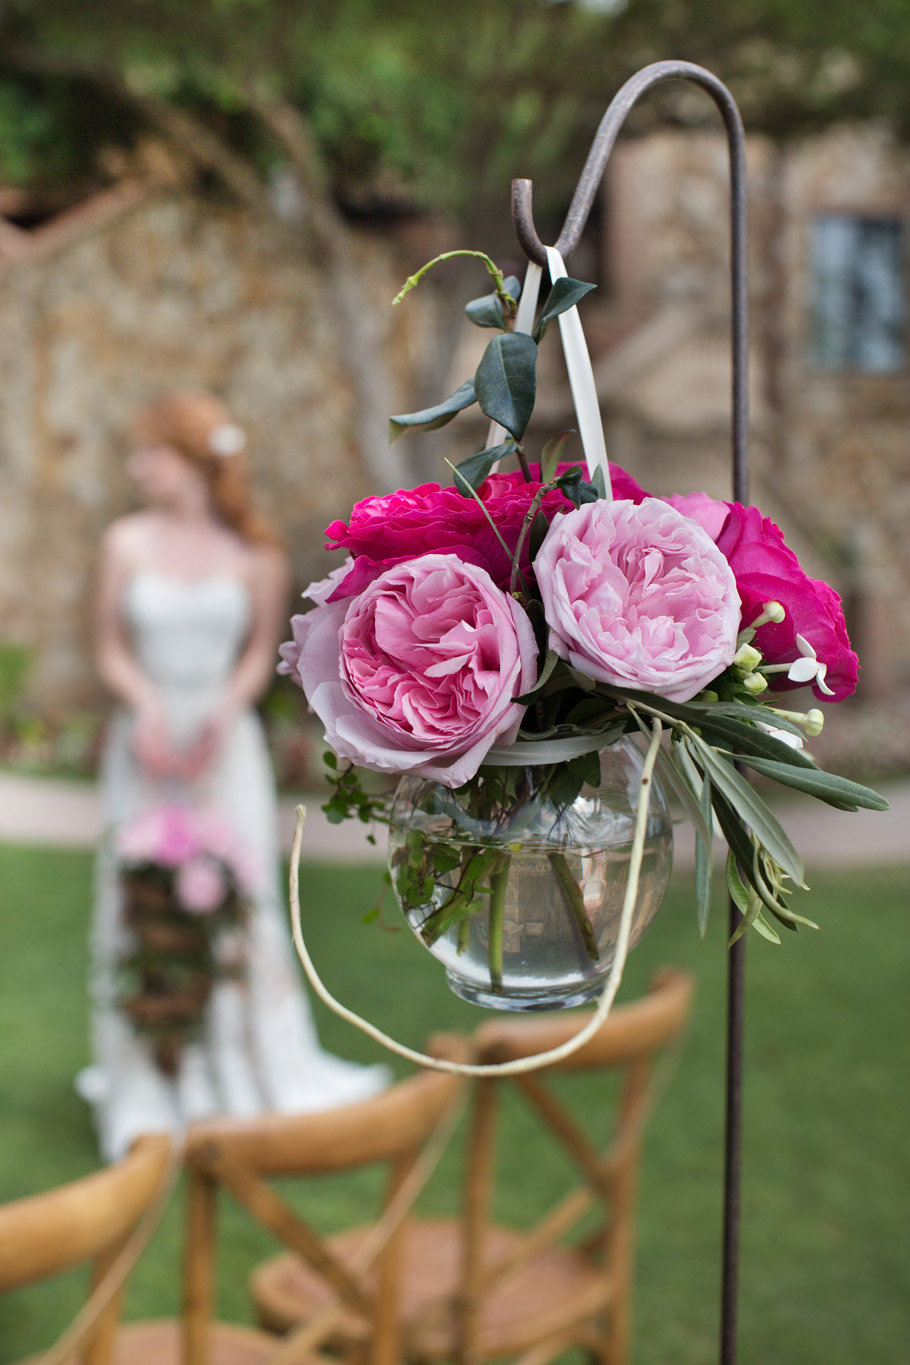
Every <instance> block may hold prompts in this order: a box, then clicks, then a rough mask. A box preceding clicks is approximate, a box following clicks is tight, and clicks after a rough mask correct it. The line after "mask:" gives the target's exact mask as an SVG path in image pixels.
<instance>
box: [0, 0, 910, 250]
mask: <svg viewBox="0 0 910 1365" xmlns="http://www.w3.org/2000/svg"><path fill="white" fill-rule="evenodd" d="M908 18H910V15H908V10H907V7H906V4H905V3H904V0H870V3H869V4H867V5H865V6H863V7H861V8H860V9H859V10H857V9H856V7H848V6H846V5H845V4H843V3H842V4H840V5H834V6H832V5H830V4H827V3H823V0H803V3H801V4H799V5H795V4H790V3H786V0H756V3H755V4H751V5H749V6H745V5H742V4H740V5H717V4H716V3H714V0H637V3H636V4H634V5H632V4H628V5H616V6H612V7H605V8H603V9H600V8H599V7H595V6H586V5H582V4H579V3H562V4H551V3H545V0H494V2H493V3H491V0H462V3H461V4H459V5H456V6H447V7H440V8H437V9H434V11H433V15H432V21H431V22H428V18H427V12H426V8H425V7H424V6H421V5H417V4H414V3H413V0H388V3H386V4H384V5H383V6H381V7H378V6H376V5H375V4H374V3H372V2H371V0H332V2H331V3H330V0H308V3H307V4H306V5H301V4H299V3H298V2H297V0H200V2H199V3H197V4H193V5H186V4H183V3H180V0H143V3H142V4H134V5H126V6H124V5H118V6H114V5H112V4H111V0H78V2H77V0H18V2H17V3H15V4H10V5H7V6H5V7H4V8H3V10H2V11H0V53H2V56H0V89H2V91H3V93H2V94H0V157H2V168H3V177H4V179H5V180H6V181H7V183H20V184H25V183H47V182H48V181H49V180H60V179H66V178H68V177H73V176H78V175H82V174H84V173H85V172H87V171H90V170H91V169H92V168H93V166H94V165H95V163H96V161H97V156H98V153H99V151H100V150H101V149H102V148H103V147H105V146H110V145H111V144H114V145H123V146H129V145H130V143H131V141H132V139H133V137H134V136H135V135H136V134H137V133H138V132H141V131H143V130H144V129H145V128H146V126H147V120H146V118H145V117H144V115H143V114H142V112H141V111H140V110H139V109H138V108H136V107H130V101H129V100H124V98H123V96H122V95H121V94H118V93H117V92H116V90H115V87H114V84H112V83H111V82H110V80H109V77H110V76H111V75H113V76H114V77H116V79H117V81H119V82H122V83H123V85H124V87H125V88H126V89H127V90H128V91H129V92H131V93H132V95H134V96H135V97H136V98H137V99H138V100H140V101H143V100H145V101H148V100H153V99H154V100H160V101H164V102H165V103H167V104H170V105H174V106H178V107H181V108H184V109H187V110H190V111H192V112H193V113H194V114H195V115H197V116H198V117H200V118H201V119H202V120H203V122H204V123H205V124H207V125H208V127H209V128H210V129H211V130H212V131H213V132H214V133H216V134H217V135H218V136H219V137H222V138H225V139H226V140H227V142H228V143H229V144H230V145H232V146H233V148H234V149H235V150H236V151H238V152H239V153H240V154H241V155H243V156H246V157H248V158H249V160H250V161H251V163H252V164H253V165H254V166H256V167H257V168H258V169H260V170H261V169H264V168H266V167H267V166H268V165H269V164H270V163H272V162H274V160H275V149H274V146H273V143H272V140H271V138H270V137H269V136H268V135H267V134H266V133H265V132H264V131H263V129H262V128H261V127H260V126H258V124H257V121H256V119H255V118H251V117H250V113H251V106H250V97H251V91H253V90H255V92H256V95H257V98H258V97H264V98H266V99H267V100H270V101H273V102H281V101H284V100H286V101H288V102H289V103H290V104H291V105H293V107H294V108H295V109H296V110H298V112H299V113H300V114H302V115H303V116H304V118H305V120H306V122H307V126H308V128H309V131H310V133H311V134H312V137H313V139H314V143H315V146H316V147H317V148H318V150H319V154H320V157H321V160H322V163H323V167H324V169H325V172H326V178H327V180H328V181H329V182H330V183H331V184H332V185H333V186H334V188H335V190H336V192H337V194H338V197H339V199H340V200H341V202H342V203H347V204H348V206H349V207H350V208H351V210H352V211H354V212H357V211H360V206H361V205H363V204H367V205H368V204H369V201H370V200H371V199H372V200H374V201H375V202H376V203H377V204H381V203H383V202H385V203H386V204H388V205H390V206H392V209H393V211H394V209H395V206H396V204H400V205H402V206H403V207H408V206H409V205H410V206H413V205H417V206H420V207H430V208H435V209H437V210H442V211H444V212H447V213H450V214H454V215H456V216H457V217H458V218H460V219H461V220H462V222H463V223H464V224H465V225H466V226H467V228H468V230H469V231H474V230H476V229H477V228H478V227H486V226H487V224H488V223H489V222H501V221H502V220H503V219H504V218H505V216H506V215H505V211H504V210H505V197H506V195H507V187H508V183H509V181H510V179H511V178H512V177H513V176H515V175H525V176H530V177H532V178H534V179H535V181H536V182H537V192H536V195H535V201H536V210H537V215H538V218H539V220H540V221H541V223H542V224H543V225H545V226H546V225H551V226H553V227H558V224H559V221H560V220H561V216H562V213H563V212H564V207H565V204H566V202H567V201H568V194H569V192H570V190H571V188H572V186H573V185H574V182H575V179H576V177H577V175H578V172H579V170H580V168H581V164H582V161H583V159H584V152H585V150H586V147H587V145H588V143H589V142H590V139H591V136H592V135H593V133H594V131H595V129H596V127H597V124H598V122H599V120H600V117H601V115H602V113H603V111H604V108H605V107H606V104H607V102H608V101H609V99H610V98H611V97H612V95H613V94H614V93H615V91H616V90H617V89H618V88H619V86H620V84H621V83H622V81H623V80H624V79H626V77H628V76H629V75H631V74H632V72H633V71H634V70H636V69H638V68H639V67H641V66H643V65H644V64H645V63H647V62H648V61H654V60H658V59H661V58H665V57H667V56H668V55H672V56H674V57H681V58H686V59H688V60H690V61H694V62H697V63H700V64H702V65H705V66H707V67H709V68H710V69H711V70H713V71H716V72H717V74H718V75H719V76H720V77H721V78H722V79H723V80H724V81H725V82H726V83H727V84H728V85H729V87H730V88H731V90H732V92H733V94H734V96H735V97H736V98H737V99H738V101H739V103H740V105H741V108H742V110H743V114H744V117H745V121H746V124H747V127H749V128H750V129H751V130H753V131H756V132H758V131H764V132H769V133H771V134H772V135H773V136H777V137H785V136H791V135H793V134H799V133H801V132H806V131H808V130H811V129H813V128H816V127H820V126H823V125H824V124H825V123H828V122H831V121H832V120H836V119H840V118H844V117H854V118H855V117H862V118H870V117H884V118H887V119H889V120H891V122H892V123H893V124H894V125H895V126H896V127H897V128H898V130H899V131H900V132H902V133H907V132H908V131H910V98H908V94H907V82H906V78H905V73H906V69H907V63H908V54H910V23H908ZM646 106H647V107H645V108H644V109H641V110H637V111H636V112H635V114H634V115H633V120H632V122H633V125H637V126H638V127H639V128H640V127H646V126H648V125H649V123H651V122H652V121H653V118H654V110H655V109H657V110H658V111H659V113H660V114H661V115H662V116H665V117H666V116H669V117H671V118H674V119H677V120H682V121H685V122H692V121H697V122H708V123H713V122H714V121H715V120H716V112H715V111H714V110H713V109H712V107H711V102H710V100H708V99H701V98H700V97H696V98H695V99H694V100H693V99H692V98H691V97H690V98H686V93H685V92H682V91H681V89H680V87H678V86H674V85H669V86H666V87H663V88H662V89H661V90H660V91H658V92H655V94H654V95H653V96H651V97H649V99H648V101H646ZM504 231H505V232H507V229H505V230H504Z"/></svg>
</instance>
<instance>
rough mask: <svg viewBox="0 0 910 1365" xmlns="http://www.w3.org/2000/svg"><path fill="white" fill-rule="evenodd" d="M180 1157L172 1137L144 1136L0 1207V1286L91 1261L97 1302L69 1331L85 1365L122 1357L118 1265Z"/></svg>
mask: <svg viewBox="0 0 910 1365" xmlns="http://www.w3.org/2000/svg"><path fill="white" fill-rule="evenodd" d="M174 1160H175V1158H174V1152H173V1145H172V1142H171V1140H170V1138H168V1137H166V1136H164V1135H157V1136H150V1137H144V1138H140V1139H139V1140H138V1141H137V1142H135V1143H134V1144H133V1147H132V1148H131V1150H130V1152H129V1153H128V1154H127V1156H126V1157H124V1158H123V1160H122V1161H119V1162H117V1163H116V1164H115V1165H113V1166H109V1167H107V1168H106V1169H105V1170H101V1171H97V1172H94V1173H93V1174H91V1175H87V1176H83V1177H82V1178H81V1179H78V1180H73V1181H70V1182H68V1183H67V1184H65V1185H59V1186H57V1187H56V1188H55V1189H52V1190H47V1191H44V1192H42V1193H41V1194H34V1195H28V1196H26V1197H25V1198H22V1199H16V1200H14V1201H12V1202H11V1203H8V1204H5V1205H3V1206H2V1207H0V1292H4V1291H8V1290H13V1289H18V1288H21V1287H23V1286H25V1285H31V1284H36V1283H39V1282H40V1281H42V1280H49V1279H52V1278H54V1276H56V1275H59V1274H62V1273H63V1272H64V1271H67V1270H71V1269H73V1268H75V1267H77V1266H83V1265H85V1266H89V1267H90V1268H91V1269H90V1279H89V1284H90V1293H89V1302H88V1304H87V1305H86V1310H85V1311H84V1312H83V1314H81V1315H80V1318H77V1320H76V1322H75V1323H74V1331H72V1332H69V1333H67V1337H66V1340H67V1341H68V1342H69V1344H70V1347H71V1349H72V1352H73V1355H72V1356H71V1357H70V1358H72V1359H78V1360H79V1361H80V1365H112V1362H113V1360H114V1359H115V1350H116V1346H117V1343H118V1340H119V1334H120V1332H121V1331H122V1329H121V1328H120V1327H119V1319H120V1311H121V1306H122V1297H123V1289H124V1273H118V1271H120V1268H121V1267H124V1271H125V1262H126V1261H128V1260H129V1261H131V1260H132V1257H131V1256H130V1249H131V1244H134V1245H135V1243H134V1239H138V1238H139V1236H140V1225H141V1224H142V1222H143V1219H144V1218H145V1217H146V1216H149V1215H150V1214H151V1213H152V1211H153V1206H154V1204H155V1203H156V1201H161V1200H163V1199H166V1197H167V1194H168V1192H169V1188H170V1183H171V1177H172V1175H173V1163H174ZM136 1249H137V1250H138V1246H136ZM54 1354H56V1352H54Z"/></svg>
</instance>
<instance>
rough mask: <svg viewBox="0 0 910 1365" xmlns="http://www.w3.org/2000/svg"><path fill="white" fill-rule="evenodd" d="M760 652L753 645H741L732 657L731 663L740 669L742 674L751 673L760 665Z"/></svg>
mask: <svg viewBox="0 0 910 1365" xmlns="http://www.w3.org/2000/svg"><path fill="white" fill-rule="evenodd" d="M761 660H762V656H761V651H760V650H757V649H756V648H755V646H754V645H742V646H741V648H740V649H738V650H737V651H736V653H735V654H734V655H733V662H734V664H736V666H737V668H741V669H742V670H743V672H744V673H752V672H753V671H754V670H755V669H756V668H758V665H759V664H760V663H761Z"/></svg>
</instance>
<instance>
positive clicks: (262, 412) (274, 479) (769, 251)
mask: <svg viewBox="0 0 910 1365" xmlns="http://www.w3.org/2000/svg"><path fill="white" fill-rule="evenodd" d="M726 155H727V154H726V146H725V142H724V139H723V137H722V135H721V134H720V133H717V134H714V133H711V132H683V131H678V132H677V131H673V132H660V133H653V134H651V135H649V136H647V137H643V138H640V139H628V140H626V141H623V142H621V143H620V145H619V146H618V147H617V149H616V151H615V153H614V156H613V158H612V161H611V164H610V166H609V168H608V172H607V176H606V178H605V182H604V187H603V193H602V196H601V198H600V200H599V203H598V205H597V208H596V211H595V214H594V215H593V218H592V222H591V224H590V225H589V228H588V230H587V232H586V234H585V238H584V241H583V243H582V245H581V246H580V248H579V250H578V252H577V255H576V256H575V257H573V259H572V260H571V261H570V263H569V269H570V273H571V274H573V275H576V276H578V277H580V278H584V279H592V280H594V281H596V283H597V284H598V286H599V289H598V292H597V293H596V294H594V295H592V296H590V298H589V299H587V300H586V301H585V303H584V305H583V313H582V316H583V321H584V324H585V328H586V333H587V336H588V339H589V343H590V346H591V350H592V355H593V359H594V365H595V372H596V376H597V381H598V386H599V390H600V394H601V400H602V407H603V411H604V416H605V425H606V431H607V444H608V448H609V450H610V453H611V457H612V458H613V459H615V460H618V461H619V462H620V463H622V464H625V465H626V466H627V467H628V468H629V469H630V470H631V471H632V472H633V473H634V474H635V475H636V477H637V478H638V479H639V480H640V482H641V483H643V484H644V485H645V486H646V487H648V488H649V489H651V490H652V491H654V492H658V493H662V492H670V491H674V490H678V491H689V490H692V489H696V488H701V489H705V490H706V491H708V492H710V493H712V494H713V495H715V496H719V497H726V496H729V464H730V438H729V390H730V363H729V342H728V336H729V285H728V259H729V254H728V237H729V227H728V217H727V193H728V191H727V183H728V182H727V164H726ZM748 157H749V171H750V295H751V303H752V325H751V430H752V454H753V480H752V501H754V502H756V503H757V504H758V505H759V506H760V507H761V508H762V509H763V510H764V511H765V512H767V513H768V514H769V515H771V516H772V517H774V519H775V520H776V521H778V523H779V524H780V525H781V527H782V529H783V530H784V532H785V535H786V537H787V539H788V541H789V542H790V543H791V544H792V545H793V547H794V548H795V549H796V550H797V552H798V553H799V555H800V557H801V559H802V560H803V562H804V564H805V565H806V567H807V568H808V570H809V571H810V572H811V573H813V574H814V575H815V576H818V577H823V578H826V579H827V580H829V581H830V582H832V583H833V584H834V586H836V587H837V588H838V589H839V590H840V591H841V592H842V593H843V594H844V596H845V599H846V602H847V609H848V620H849V624H850V628H851V633H852V634H853V636H854V638H855V642H856V644H857V647H858V648H859V650H860V652H861V655H862V657H863V661H864V673H863V682H862V692H861V695H863V696H865V698H866V699H867V700H873V699H876V698H878V697H881V696H883V695H885V694H886V693H888V692H889V691H891V690H892V689H894V688H895V687H897V686H899V685H901V684H904V685H906V683H907V682H908V680H910V537H908V535H907V524H908V513H910V452H908V449H907V434H906V433H907V428H908V419H910V368H908V353H907V346H908V335H907V327H906V284H907V259H906V253H907V232H908V228H907V214H908V209H910V203H908V199H910V156H908V155H907V153H905V152H904V151H903V150H901V149H898V148H895V147H894V146H893V145H892V144H891V143H890V142H889V140H888V138H887V137H886V135H885V134H884V133H882V132H880V131H878V130H876V129H867V128H851V129H846V130H843V131H836V132H831V133H828V134H826V135H824V136H823V137H819V138H816V139H813V140H811V141H807V142H805V143H802V144H799V145H795V146H793V147H790V148H784V149H782V148H780V147H776V146H772V145H771V144H769V143H766V142H764V141H763V140H761V139H752V140H751V141H750V144H749V152H748ZM2 208H3V200H2V192H0V209H2ZM20 220H21V215H20ZM5 229H6V225H5V224H4V222H3V221H2V219H0V275H2V279H3V289H2V292H0V392H2V394H3V403H2V407H0V477H2V489H3V496H2V498H0V543H2V545H3V554H4V565H5V571H4V573H3V576H2V579H0V642H2V641H11V642H16V643H18V644H22V645H25V646H27V647H28V648H30V649H31V650H33V651H34V653H35V655H36V659H37V667H36V669H35V672H34V674H33V680H32V694H33V696H32V700H33V701H34V702H35V704H36V705H38V706H44V705H47V706H50V707H61V706H65V705H68V706H85V705H92V704H94V703H95V702H96V701H97V700H98V693H97V688H96V685H95V683H94V680H93V677H92V670H91V665H90V660H89V654H88V637H89V603H90V589H91V579H92V570H93V563H94V556H95V549H96V545H97V540H98V536H99V534H100V532H101V530H102V529H103V527H104V526H105V525H106V524H107V522H108V521H109V520H110V518H111V517H112V516H114V515H116V514H117V513H119V512H121V511H122V510H124V509H125V508H126V507H127V506H128V505H129V492H128V489H127V487H126V484H125V481H124V477H123V471H122V464H123V455H124V452H125V433H126V431H127V429H128V425H129V421H130V417H131V414H132V413H133V412H134V411H135V409H136V408H137V406H139V404H141V403H142V402H144V401H146V399H147V398H148V397H150V396H152V395H153V394H155V393H157V392H158V391H159V390H161V389H163V388H165V387H169V386H171V385H174V384H200V385H204V386H206V387H210V388H212V389H214V390H216V391H217V392H219V393H220V394H221V395H222V396H223V397H224V398H225V399H226V400H227V402H228V404H229V405H230V406H231V408H232V409H233V411H234V412H235V413H236V415H237V418H238V420H239V421H241V422H242V423H244V425H246V426H247V427H248V428H249V430H250V432H251V434H252V448H253V455H254V461H255V467H256V478H257V485H258V487H259V489H260V490H261V494H262V502H263V505H264V508H265V510H266V511H267V512H268V513H269V514H270V515H271V516H273V517H274V519H275V520H276V521H277V522H278V524H279V526H280V527H281V529H282V530H283V531H284V533H285V534H286V536H287V537H288V541H289V545H290V548H291V551H292V557H293V560H294V566H295V572H296V575H297V577H298V579H299V581H300V584H301V586H302V585H303V583H304V582H305V581H306V580H307V579H308V578H310V577H312V576H316V575H319V574H321V573H322V572H324V571H325V567H326V565H325V563H324V562H322V561H321V559H320V556H321V545H322V535H321V531H322V528H323V527H324V526H325V524H326V523H327V522H328V521H329V520H331V519H333V518H334V517H336V516H339V515H341V516H343V515H345V513H346V511H347V509H348V508H349V507H350V505H351V503H352V502H353V501H354V500H355V499H356V498H358V497H361V496H363V495H364V494H365V493H366V492H368V491H371V490H373V489H375V482H374V481H373V479H372V478H371V475H370V472H369V471H368V470H367V469H365V468H364V465H363V463H362V461H361V460H360V459H359V458H358V454H357V450H356V441H355V436H354V424H353V421H352V402H353V398H352V389H351V384H350V377H349V374H348V372H347V370H346V366H345V357H344V355H343V353H342V349H341V345H342V344H341V342H340V339H339V335H338V331H337V328H336V326H335V319H334V316H333V297H332V284H331V281H330V280H329V279H327V278H326V277H325V275H324V274H323V273H322V272H321V271H320V269H319V267H318V265H317V264H316V263H314V262H311V261H309V260H308V259H307V257H306V255H305V253H302V252H301V249H300V243H299V240H296V241H295V239H294V238H293V237H289V235H288V234H287V233H286V232H283V231H282V230H281V228H280V225H278V224H277V223H276V224H270V223H269V222H267V221H265V220H263V221H253V220H252V219H251V218H250V216H249V215H248V214H246V213H244V212H243V211H241V210H232V209H229V208H225V207H217V206H216V205H213V204H211V203H207V202H205V201H202V200H200V199H196V198H192V197H190V196H189V195H185V194H182V193H180V192H177V191H169V192H162V191H158V192H155V193H151V194H148V193H140V192H137V191H136V190H135V187H133V188H131V187H129V186H125V187H121V189H120V190H119V191H112V192H110V194H109V195H107V196H102V197H101V199H99V200H98V201H96V202H94V203H92V204H89V205H84V206H82V208H81V209H79V210H77V211H75V212H73V213H71V214H69V215H63V217H62V218H57V219H56V220H52V221H50V222H48V223H46V224H44V225H40V226H38V227H36V228H35V229H34V230H33V231H28V232H27V231H25V230H24V229H22V228H21V227H20V228H18V229H12V235H9V232H8V231H6V230H5ZM434 234H435V238H436V240H434V241H433V242H432V244H430V243H429V240H428V239H429V238H430V237H433V236H434ZM438 236H439V229H438V228H435V229H432V230H431V229H430V228H429V227H428V228H427V230H426V238H427V240H421V239H420V233H419V231H418V232H417V239H416V240H415V237H414V232H413V230H412V231H411V235H410V236H409V237H407V238H404V237H399V238H396V235H395V234H390V233H389V232H387V231H385V232H377V231H370V230H369V229H363V230H360V231H359V232H358V234H357V237H356V251H357V261H358V269H359V271H360V274H361V277H362V287H363V291H364V295H363V297H364V310H365V314H366V316H367V317H368V319H369V328H370V335H371V337H372V342H373V345H374V347H375V349H376V354H377V356H379V357H381V360H382V364H383V366H384V367H385V371H386V375H385V379H386V382H387V384H388V390H389V398H388V408H387V410H388V412H390V413H391V412H395V411H402V410H406V409H407V408H408V407H409V406H410V407H414V406H418V405H422V402H423V401H425V399H426V394H425V392H421V391H419V390H418V389H417V387H416V385H415V380H414V376H415V375H417V374H419V373H420V372H421V367H422V364H423V362H424V359H425V355H426V353H427V352H428V350H429V349H430V339H431V336H432V335H433V334H434V331H435V329H436V328H437V327H438V325H439V322H440V319H439V317H438V316H437V314H436V313H435V311H434V303H433V291H432V287H430V288H427V287H426V286H422V287H421V290H419V291H417V294H416V295H415V296H413V298H414V301H413V302H410V301H409V304H408V307H406V308H402V309H396V310H392V309H391V308H390V307H389V303H390V300H391V298H392V296H393V295H394V293H395V292H396V289H397V288H398V286H399V285H400V283H401V281H402V280H403V279H404V277H405V275H406V274H407V273H408V271H410V270H411V269H413V268H414V266H415V264H419V263H420V262H421V261H422V260H425V259H426V258H427V257H428V256H429V255H432V254H433V251H434V250H436V249H440V247H439V242H438ZM443 239H444V240H443V245H446V246H457V245H469V246H477V245H483V244H478V243H461V242H459V241H457V240H454V233H452V234H449V235H448V236H446V235H445V233H443ZM428 246H429V249H425V248H426V247H428ZM478 292H479V291H478ZM555 337H556V332H555V329H554V331H553V338H554V340H553V341H552V342H548V343H547V344H546V345H545V348H544V354H543V356H542V369H543V373H542V377H541V388H540V399H539V402H538V410H537V412H536V413H535V418H534V423H533V426H532V433H531V435H532V439H536V434H543V433H544V432H546V431H549V430H557V429H560V428H562V427H565V426H571V425H572V424H573V417H572V413H571V408H570V405H569V401H568V390H567V385H566V383H565V377H564V375H563V374H562V373H561V369H560V367H561V358H560V354H559V347H558V345H557V344H556V341H555ZM488 339H489V336H488V334H483V333H478V332H477V331H476V330H475V329H473V328H471V327H470V326H469V325H467V324H465V326H464V328H463V331H462V333H461V335H460V340H458V341H457V343H456V344H454V345H453V347H452V350H451V356H452V359H451V369H450V373H449V374H448V375H447V376H445V377H444V378H443V379H442V387H440V388H439V389H438V392H437V393H436V395H435V396H437V397H441V396H442V393H443V392H444V391H446V392H447V391H449V389H450V388H455V387H457V385H458V384H460V383H461V382H462V381H463V380H464V379H465V378H466V377H467V376H468V375H469V374H470V373H471V368H472V366H473V364H475V363H476V359H477V358H478V357H479V353H480V351H481V350H482V348H483V345H484V344H485V342H486V341H487V340H488ZM446 384H448V386H449V388H445V385H446ZM439 436H440V441H439V446H438V450H439V455H438V458H437V456H436V454H435V451H434V458H433V464H432V469H433V472H432V474H431V475H428V476H430V477H436V478H443V471H444V470H445V466H444V465H443V464H442V460H441V456H442V454H443V453H447V454H449V455H450V457H454V458H461V457H462V456H463V455H464V454H465V453H468V450H469V449H470V448H471V447H470V442H471V440H473V439H474V438H476V439H477V440H478V441H479V440H482V436H483V428H482V426H481V425H480V424H479V423H472V422H471V419H470V416H469V415H467V416H466V417H465V419H464V420H462V419H458V420H456V422H455V423H453V425H452V427H450V428H446V431H445V432H444V433H439Z"/></svg>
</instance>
